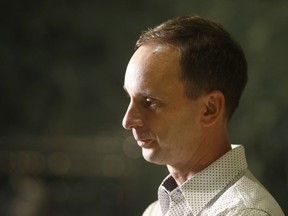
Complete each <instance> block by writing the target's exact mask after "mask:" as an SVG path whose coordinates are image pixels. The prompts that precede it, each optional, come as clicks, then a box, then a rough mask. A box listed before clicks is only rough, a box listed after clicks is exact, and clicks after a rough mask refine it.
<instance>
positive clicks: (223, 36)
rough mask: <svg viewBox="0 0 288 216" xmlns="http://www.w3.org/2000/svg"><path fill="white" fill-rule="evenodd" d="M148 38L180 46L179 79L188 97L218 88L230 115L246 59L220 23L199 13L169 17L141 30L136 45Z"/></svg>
mask: <svg viewBox="0 0 288 216" xmlns="http://www.w3.org/2000/svg"><path fill="white" fill-rule="evenodd" d="M151 42H154V43H158V44H170V45H173V46H174V47H176V48H178V49H179V51H180V53H181V58H180V65H181V68H182V73H181V75H180V79H181V80H182V81H183V84H184V86H185V93H186V96H187V97H188V98H190V99H192V100H193V99H196V98H197V97H199V96H200V95H201V94H205V93H208V92H211V91H213V90H220V91H221V92H222V93H223V94H224V96H225V107H226V115H227V119H229V118H230V117H231V116H232V114H233V113H234V111H235V110H236V108H237V107H238V104H239V100H240V96H241V94H242V91H243V89H244V87H245V85H246V82H247V63H246V59H245V56H244V53H243V51H242V49H241V47H240V46H239V45H238V44H237V43H236V42H235V41H234V40H233V39H232V38H231V36H230V35H229V33H228V32H227V31H225V30H224V29H223V27H222V26H221V25H220V24H218V23H215V22H212V21H210V20H207V19H204V18H201V17H198V16H186V17H179V18H176V19H171V20H168V21H166V22H164V23H163V24H161V25H159V26H157V27H155V28H153V29H150V30H148V31H146V32H145V33H143V34H142V35H141V36H140V39H139V40H138V41H137V43H136V48H137V49H138V48H139V47H140V46H142V45H143V44H148V43H151Z"/></svg>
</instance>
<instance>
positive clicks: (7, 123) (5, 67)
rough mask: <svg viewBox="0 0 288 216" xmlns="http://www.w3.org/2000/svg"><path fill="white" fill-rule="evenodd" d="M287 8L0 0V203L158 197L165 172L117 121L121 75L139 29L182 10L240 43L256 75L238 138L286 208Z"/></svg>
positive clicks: (125, 204) (61, 207)
mask: <svg viewBox="0 0 288 216" xmlns="http://www.w3.org/2000/svg"><path fill="white" fill-rule="evenodd" d="M287 11H288V2H287V1H284V0H276V1H269V0H255V1H249V2H247V1H240V0H237V1H228V0H220V1H216V0H207V1H200V0H193V1H187V0H183V1H173V0H168V1H163V0H146V1H143V0H142V1H140V0H136V1H135V0H134V1H132V0H125V1H116V0H114V1H103V0H97V1H92V0H82V1H76V0H72V1H67V0H66V1H65V0H59V1H53V0H51V1H48V0H44V1H36V0H28V1H20V0H14V1H2V2H1V3H0V16H1V19H0V22H1V25H0V62H1V64H0V88H1V91H0V99H1V100H0V103H1V106H0V129H1V130H0V135H1V137H0V177H1V181H0V183H1V184H0V200H1V204H0V214H1V215H9V216H17V215H21V216H25V215H27V216H28V215H29V216H30V215H41V216H43V215H56V216H57V215H71V216H72V215H140V214H141V212H142V211H143V210H144V208H145V207H146V206H147V205H148V204H149V203H150V202H152V201H153V200H154V199H156V193H157V187H158V185H159V184H160V182H161V181H162V179H163V178H164V177H165V175H166V174H167V171H166V168H165V167H158V166H156V165H151V164H148V163H147V162H145V161H144V160H143V159H142V158H141V152H140V149H138V148H137V147H136V145H135V143H134V142H133V141H132V140H131V136H130V135H129V133H126V132H124V131H123V130H122V128H121V120H122V116H123V114H124V112H125V108H126V106H127V103H128V101H127V99H126V98H125V94H124V93H123V91H122V85H123V77H124V73H125V68H126V65H127V63H128V60H129V58H130V56H131V55H132V53H133V48H134V43H135V41H136V39H137V37H138V35H139V34H140V32H141V31H142V30H145V29H147V28H148V27H151V26H155V25H157V24H159V23H161V22H162V21H164V20H166V19H168V18H171V17H175V16H180V15H187V14H198V15H201V16H204V17H207V18H210V19H214V20H216V21H219V22H221V23H222V24H223V25H224V27H225V28H226V29H227V30H228V31H229V32H230V33H231V34H232V35H233V37H234V38H235V39H236V40H237V41H238V42H239V43H240V44H241V45H242V47H243V49H244V51H245V53H246V56H247V60H248V64H249V82H248V85H247V88H246V90H245V92H244V94H243V97H242V100H241V103H240V107H239V109H238V111H237V112H236V114H235V116H234V117H233V118H232V121H231V124H230V132H231V139H232V141H233V142H234V143H242V144H244V145H245V146H246V152H247V155H248V162H249V164H250V167H251V169H252V170H253V172H254V173H255V174H256V176H257V177H258V178H259V179H260V180H261V181H262V182H263V184H264V185H265V186H266V187H267V188H268V189H269V190H270V191H271V193H272V194H273V195H274V196H275V198H276V199H277V200H278V201H279V203H280V205H281V206H282V208H283V210H284V211H285V212H286V213H288V209H287V194H288V184H287V176H288V162H287V159H286V157H287V156H286V155H287V154H288V147H287V142H288V135H287V128H288V127H287V124H286V122H287V119H288V114H287V108H288V100H287V98H288V86H287V84H286V83H287V81H288V74H287V69H288V64H287V55H286V53H287V52H288V43H287V38H288V27H287V26H288V25H287V24H288V23H287V20H288V13H287ZM135 147H136V148H135Z"/></svg>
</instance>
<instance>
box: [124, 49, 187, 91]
mask: <svg viewBox="0 0 288 216" xmlns="http://www.w3.org/2000/svg"><path fill="white" fill-rule="evenodd" d="M179 58H180V53H179V51H178V49H176V48H175V47H173V46H170V45H163V44H160V45H159V44H146V45H142V46H140V47H139V48H138V49H137V50H136V52H135V53H134V55H133V56H132V58H131V59H130V62H129V64H128V66H127V70H126V74H125V83H124V88H125V89H127V91H128V92H129V89H141V90H143V91H144V90H145V91H152V90H153V88H156V89H157V90H158V91H161V90H162V91H164V90H166V91H168V90H169V89H170V88H171V87H173V85H179V84H182V83H180V79H179V76H180V73H181V68H180V63H179Z"/></svg>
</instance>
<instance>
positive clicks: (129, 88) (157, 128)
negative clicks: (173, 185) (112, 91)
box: [123, 43, 203, 166]
mask: <svg viewBox="0 0 288 216" xmlns="http://www.w3.org/2000/svg"><path fill="white" fill-rule="evenodd" d="M179 56H180V55H179V51H178V50H177V49H176V48H174V47H172V46H168V45H157V44H153V43H152V44H147V45H142V46H141V47H140V48H138V50H137V51H136V52H135V53H134V55H133V56H132V58H131V60H130V62H129V64H128V67H127V70H126V74H125V81H124V89H125V90H126V92H127V94H128V96H129V97H130V104H129V106H128V109H127V112H126V114H125V116H124V119H123V127H124V128H126V129H131V130H132V133H133V136H134V138H135V139H136V141H137V143H138V145H139V146H140V147H141V148H142V153H143V157H144V158H145V159H146V160H147V161H149V162H153V163H157V164H165V165H171V166H178V165H181V164H183V163H188V162H189V161H190V160H191V159H192V157H193V155H195V154H196V152H197V150H198V147H199V145H200V144H201V139H202V137H203V134H202V132H201V131H202V130H201V126H200V123H199V122H200V116H201V114H202V113H203V103H202V102H201V97H200V98H199V99H197V100H194V101H192V100H190V99H188V98H187V97H185V93H184V86H183V84H182V82H181V80H180V79H179V77H180V73H181V67H180V65H179Z"/></svg>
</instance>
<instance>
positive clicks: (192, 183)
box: [145, 145, 284, 216]
mask: <svg viewBox="0 0 288 216" xmlns="http://www.w3.org/2000/svg"><path fill="white" fill-rule="evenodd" d="M232 147H233V149H232V150H231V151H229V152H228V153H226V154H225V155H223V156H222V157H221V158H219V159H218V160H217V161H215V162H214V163H212V164H211V165H210V166H208V167H207V168H206V169H204V170H203V171H201V172H200V173H198V174H197V175H195V176H193V177H192V178H191V179H189V180H187V181H186V182H185V183H183V184H182V185H180V186H177V185H175V184H176V182H175V180H174V179H173V178H172V176H168V177H167V178H166V179H165V180H164V181H163V183H162V184H161V185H160V187H159V190H158V202H157V204H156V205H153V206H158V207H157V208H155V211H154V210H153V208H150V209H149V208H148V211H147V212H149V214H145V216H160V215H165V216H192V215H193V216H235V215H237V216H250V215H259V216H260V215H261V216H272V215H277V216H284V213H283V211H282V210H281V208H280V206H279V205H278V203H277V202H276V201H275V199H274V198H273V197H272V196H271V194H270V193H269V192H268V191H267V190H266V189H265V188H264V187H263V186H262V185H261V184H260V183H259V182H258V180H257V179H256V178H255V177H254V176H253V175H252V174H251V172H250V171H249V170H248V168H247V163H246V159H245V152H244V147H243V146H239V145H238V146H233V145H232ZM153 206H152V207H153ZM160 209H161V210H160ZM160 211H161V212H160ZM161 213H162V214H161Z"/></svg>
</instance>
